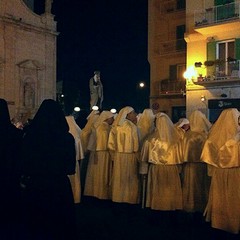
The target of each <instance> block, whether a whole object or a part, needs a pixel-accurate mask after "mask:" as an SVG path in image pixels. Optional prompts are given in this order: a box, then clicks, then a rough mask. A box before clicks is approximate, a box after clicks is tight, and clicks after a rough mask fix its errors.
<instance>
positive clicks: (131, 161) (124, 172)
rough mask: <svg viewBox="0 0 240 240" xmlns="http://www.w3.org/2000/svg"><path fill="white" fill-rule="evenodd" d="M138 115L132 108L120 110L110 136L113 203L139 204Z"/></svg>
mask: <svg viewBox="0 0 240 240" xmlns="http://www.w3.org/2000/svg"><path fill="white" fill-rule="evenodd" d="M136 116H137V114H136V113H135V111H134V109H133V108H132V107H130V106H127V107H124V108H122V109H121V110H120V112H119V114H118V116H117V117H116V119H115V120H114V123H113V127H112V129H111V131H110V134H109V141H108V148H109V150H110V151H111V153H112V154H111V157H112V159H113V173H112V201H113V202H117V203H130V204H137V203H139V174H138V158H137V157H138V150H139V140H138V132H137V126H136V122H137V118H136Z"/></svg>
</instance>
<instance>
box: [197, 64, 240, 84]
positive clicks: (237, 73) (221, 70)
mask: <svg viewBox="0 0 240 240" xmlns="http://www.w3.org/2000/svg"><path fill="white" fill-rule="evenodd" d="M239 65H240V64H239V60H236V61H231V62H227V61H226V62H221V64H217V65H216V64H215V65H213V66H208V67H206V70H207V75H206V76H205V77H198V81H211V80H234V79H240V67H239Z"/></svg>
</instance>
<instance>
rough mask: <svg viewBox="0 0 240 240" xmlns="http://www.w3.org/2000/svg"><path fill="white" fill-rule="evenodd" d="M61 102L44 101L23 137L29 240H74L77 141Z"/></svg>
mask: <svg viewBox="0 0 240 240" xmlns="http://www.w3.org/2000/svg"><path fill="white" fill-rule="evenodd" d="M68 130H69V127H68V124H67V121H66V119H65V116H64V113H63V111H62V109H61V107H60V105H59V104H58V103H57V102H56V101H54V100H52V99H46V100H44V101H43V102H42V104H41V106H40V108H39V110H38V112H37V113H36V115H35V117H34V118H33V120H32V122H31V124H30V126H29V128H28V130H27V132H26V134H25V135H24V138H23V144H22V145H23V146H22V160H21V165H20V171H21V175H22V176H21V183H20V184H21V188H22V192H23V199H22V202H23V210H24V215H25V217H26V219H25V220H26V221H25V222H26V226H27V228H28V231H30V234H31V235H30V237H29V239H46V240H48V239H54V240H59V239H74V238H75V230H76V228H75V227H76V226H75V211H74V201H73V194H72V189H71V185H70V181H69V178H68V176H67V175H71V174H74V173H75V164H76V160H75V142H74V138H73V136H72V135H71V134H70V133H69V132H68Z"/></svg>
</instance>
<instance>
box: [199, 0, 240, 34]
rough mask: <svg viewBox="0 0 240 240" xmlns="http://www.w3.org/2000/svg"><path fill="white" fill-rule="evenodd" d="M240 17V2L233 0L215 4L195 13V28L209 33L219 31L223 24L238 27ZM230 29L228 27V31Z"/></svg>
mask: <svg viewBox="0 0 240 240" xmlns="http://www.w3.org/2000/svg"><path fill="white" fill-rule="evenodd" d="M239 19H240V2H233V3H228V4H224V5H219V6H213V7H211V8H207V9H201V10H196V11H195V13H194V22H195V30H196V31H198V32H200V33H202V34H204V33H206V34H207V33H208V32H217V31H219V30H220V29H219V28H222V26H221V25H222V24H228V25H229V27H238V26H239ZM231 25H233V26H231ZM234 25H236V26H234ZM205 28H208V30H209V31H207V30H204V29H205ZM225 29H226V28H225ZM221 30H222V29H221ZM228 30H229V28H228V29H226V31H228ZM205 31H207V32H205Z"/></svg>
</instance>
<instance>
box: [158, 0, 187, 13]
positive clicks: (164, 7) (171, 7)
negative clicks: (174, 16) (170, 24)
mask: <svg viewBox="0 0 240 240" xmlns="http://www.w3.org/2000/svg"><path fill="white" fill-rule="evenodd" d="M185 8H186V3H185V0H164V1H163V2H162V4H161V13H166V14H168V13H172V12H176V11H179V10H184V9H185Z"/></svg>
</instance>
